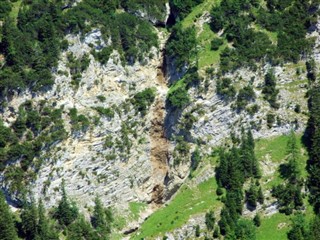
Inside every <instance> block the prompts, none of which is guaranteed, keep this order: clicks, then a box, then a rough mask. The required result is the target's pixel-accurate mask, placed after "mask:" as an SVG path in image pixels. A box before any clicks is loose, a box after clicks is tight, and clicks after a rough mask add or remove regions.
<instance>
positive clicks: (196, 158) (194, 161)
mask: <svg viewBox="0 0 320 240" xmlns="http://www.w3.org/2000/svg"><path fill="white" fill-rule="evenodd" d="M200 161H201V155H200V150H199V148H198V147H197V148H196V150H195V151H194V152H193V153H192V156H191V171H194V170H196V169H197V168H198V166H199V163H200Z"/></svg>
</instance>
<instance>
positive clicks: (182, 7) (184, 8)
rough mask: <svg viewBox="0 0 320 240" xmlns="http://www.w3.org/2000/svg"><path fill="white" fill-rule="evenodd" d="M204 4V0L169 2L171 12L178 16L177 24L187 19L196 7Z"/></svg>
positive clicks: (173, 0)
mask: <svg viewBox="0 0 320 240" xmlns="http://www.w3.org/2000/svg"><path fill="white" fill-rule="evenodd" d="M202 2H203V0H184V1H180V0H169V3H170V7H171V9H172V10H171V11H172V12H173V14H174V15H175V16H176V21H177V22H179V21H180V20H182V19H183V18H185V17H186V16H187V15H188V14H189V13H190V12H191V11H192V9H193V8H194V7H195V6H197V5H198V4H200V3H202Z"/></svg>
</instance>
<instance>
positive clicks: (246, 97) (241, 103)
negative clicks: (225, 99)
mask: <svg viewBox="0 0 320 240" xmlns="http://www.w3.org/2000/svg"><path fill="white" fill-rule="evenodd" d="M255 97H256V94H255V92H254V91H253V88H252V86H251V85H247V86H245V87H244V88H242V89H240V90H239V93H238V95H237V102H236V104H237V108H238V109H239V110H243V109H244V108H245V107H246V106H247V104H248V103H249V102H250V101H254V100H255Z"/></svg>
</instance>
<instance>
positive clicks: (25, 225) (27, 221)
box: [20, 200, 38, 240]
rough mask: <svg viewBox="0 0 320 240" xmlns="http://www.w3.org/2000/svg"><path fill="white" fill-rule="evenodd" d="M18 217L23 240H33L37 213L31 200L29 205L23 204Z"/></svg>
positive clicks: (35, 234)
mask: <svg viewBox="0 0 320 240" xmlns="http://www.w3.org/2000/svg"><path fill="white" fill-rule="evenodd" d="M20 217H21V222H22V230H23V232H24V235H25V239H27V240H28V239H29V240H32V239H35V238H36V236H37V225H38V222H37V220H38V212H37V207H36V204H35V202H34V201H33V200H31V203H27V202H25V203H24V206H23V208H22V212H21V215H20Z"/></svg>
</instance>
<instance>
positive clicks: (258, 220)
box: [253, 213, 261, 227]
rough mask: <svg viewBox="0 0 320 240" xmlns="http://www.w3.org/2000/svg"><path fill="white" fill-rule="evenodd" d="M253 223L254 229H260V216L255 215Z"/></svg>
mask: <svg viewBox="0 0 320 240" xmlns="http://www.w3.org/2000/svg"><path fill="white" fill-rule="evenodd" d="M253 223H254V225H255V226H256V227H260V225H261V216H260V214H258V213H257V214H256V215H255V216H254V218H253Z"/></svg>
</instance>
